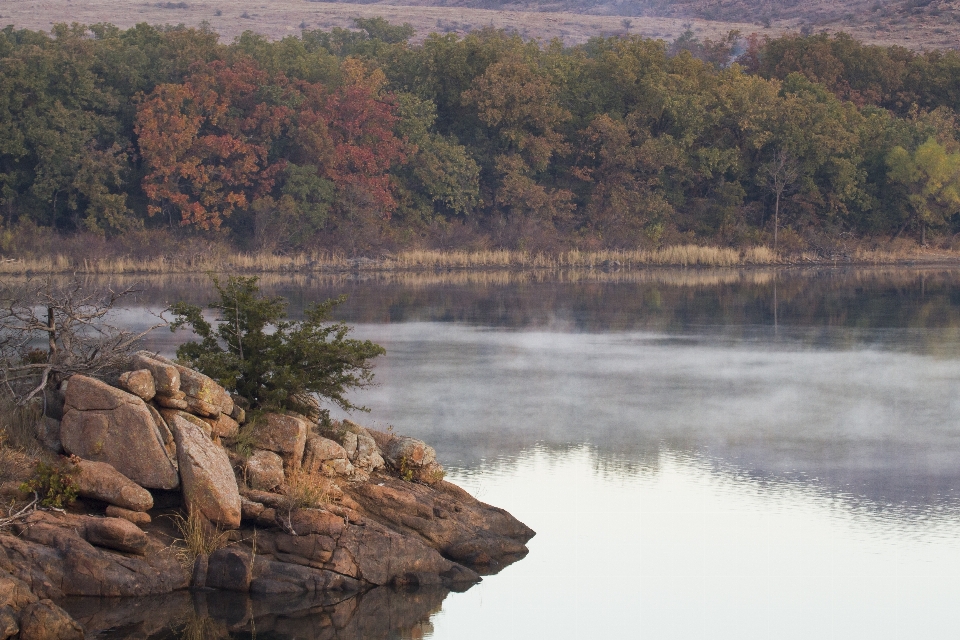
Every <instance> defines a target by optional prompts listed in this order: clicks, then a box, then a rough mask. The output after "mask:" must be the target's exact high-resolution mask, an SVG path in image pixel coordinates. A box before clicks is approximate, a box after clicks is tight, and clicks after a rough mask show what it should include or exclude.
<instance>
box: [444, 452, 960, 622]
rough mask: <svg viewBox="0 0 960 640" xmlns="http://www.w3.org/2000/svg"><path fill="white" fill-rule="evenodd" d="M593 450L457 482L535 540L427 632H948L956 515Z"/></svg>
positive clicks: (688, 462)
mask: <svg viewBox="0 0 960 640" xmlns="http://www.w3.org/2000/svg"><path fill="white" fill-rule="evenodd" d="M597 457H598V454H597V452H596V451H595V450H592V449H591V448H589V447H580V448H571V449H568V450H566V451H565V452H556V451H549V450H547V449H544V448H540V447H534V448H532V449H530V450H528V451H526V452H524V453H523V454H522V455H520V456H518V457H517V458H516V459H515V460H513V461H511V462H510V463H509V464H508V465H507V466H506V467H504V466H502V465H501V464H500V463H496V462H494V463H491V464H488V465H484V466H483V467H482V468H481V469H479V470H473V471H472V472H470V473H460V474H455V476H454V480H455V481H456V482H458V483H460V484H462V485H463V486H466V487H468V488H469V489H470V490H471V491H474V492H478V493H480V494H481V495H482V496H483V498H484V499H485V500H489V501H491V502H496V503H497V504H503V505H504V506H505V507H506V508H508V509H511V510H514V511H517V512H521V513H524V514H525V516H526V517H527V518H528V521H529V523H530V524H531V526H534V527H537V528H538V532H541V533H539V534H538V536H537V537H536V538H534V539H533V540H532V541H531V544H530V555H529V556H528V557H527V558H526V559H525V560H524V561H523V562H521V563H517V564H516V565H514V566H512V567H510V568H508V569H507V570H505V571H504V572H503V573H502V574H500V575H498V576H495V577H493V578H490V579H488V580H485V581H484V583H481V585H479V586H478V587H477V588H475V589H472V590H470V591H468V592H466V593H464V594H457V595H455V596H451V597H449V598H448V600H447V601H446V602H445V603H444V607H443V609H442V611H441V612H440V613H439V614H437V615H436V616H435V617H434V619H433V624H434V627H435V629H436V632H435V637H436V638H468V639H469V638H489V637H510V638H523V637H556V638H584V637H637V638H658V639H659V638H692V637H711V638H770V637H777V638H811V637H817V638H837V639H840V638H851V637H871V638H899V637H906V636H909V637H941V636H943V635H948V634H950V633H951V632H955V631H956V630H957V629H958V625H957V622H956V619H955V616H954V613H953V612H954V611H955V606H954V603H955V602H956V598H957V597H958V596H960V587H958V585H957V581H956V575H957V572H958V571H960V552H958V550H957V545H956V541H957V539H958V536H960V524H958V517H957V516H958V514H957V512H956V508H955V507H954V508H952V509H950V510H946V509H943V505H939V506H934V505H930V508H929V509H927V510H926V515H928V516H930V517H931V521H927V522H925V521H924V520H923V519H922V515H921V514H914V516H908V517H904V516H905V514H904V513H902V512H896V511H889V512H877V511H875V510H873V508H872V507H871V506H868V505H869V501H867V502H864V501H863V500H861V499H859V498H857V497H856V496H853V495H842V494H837V493H835V492H831V491H825V490H823V489H822V488H818V487H817V486H816V484H810V483H807V482H803V481H798V482H793V481H786V480H781V481H778V480H771V479H757V478H755V477H753V475H752V474H750V473H745V472H744V471H743V470H738V469H735V468H733V467H727V468H726V469H725V470H724V471H723V472H720V473H718V472H717V468H716V466H715V465H714V463H713V461H710V460H705V459H702V458H699V457H697V456H692V455H689V454H687V453H684V452H672V451H665V452H663V453H662V455H661V456H660V460H659V466H658V468H657V470H656V471H655V472H641V473H640V474H639V475H635V476H630V477H623V476H619V477H617V476H614V477H611V476H607V475H605V474H602V473H597V471H596V461H597ZM865 506H866V508H864V507H865ZM945 511H948V512H945ZM544 531H546V532H562V535H547V536H544V535H543V534H542V532H544ZM493 621H496V622H493ZM502 628H506V629H508V630H509V631H508V633H507V634H505V635H504V634H497V629H502Z"/></svg>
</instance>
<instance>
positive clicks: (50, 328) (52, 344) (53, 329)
mask: <svg viewBox="0 0 960 640" xmlns="http://www.w3.org/2000/svg"><path fill="white" fill-rule="evenodd" d="M47 340H48V342H47V344H48V345H49V350H48V352H49V354H50V355H49V358H50V360H53V356H54V354H55V353H56V352H57V321H56V320H55V319H54V317H53V307H47Z"/></svg>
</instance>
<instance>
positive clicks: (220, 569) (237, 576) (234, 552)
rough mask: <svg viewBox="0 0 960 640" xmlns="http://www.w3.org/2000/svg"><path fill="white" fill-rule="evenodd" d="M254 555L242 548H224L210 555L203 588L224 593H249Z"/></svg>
mask: <svg viewBox="0 0 960 640" xmlns="http://www.w3.org/2000/svg"><path fill="white" fill-rule="evenodd" d="M253 561H254V555H253V553H251V552H250V551H248V550H247V549H245V548H242V547H226V548H224V549H218V550H216V551H214V552H213V553H211V554H210V558H209V559H208V560H207V575H206V579H205V581H204V586H206V587H208V588H211V589H223V590H225V591H249V590H250V582H251V581H252V580H253Z"/></svg>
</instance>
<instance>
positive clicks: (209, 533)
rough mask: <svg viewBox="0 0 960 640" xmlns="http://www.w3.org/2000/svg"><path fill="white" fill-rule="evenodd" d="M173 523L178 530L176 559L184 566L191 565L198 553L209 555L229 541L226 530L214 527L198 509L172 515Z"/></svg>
mask: <svg viewBox="0 0 960 640" xmlns="http://www.w3.org/2000/svg"><path fill="white" fill-rule="evenodd" d="M173 523H174V525H176V527H177V530H178V531H179V532H180V535H181V536H182V537H181V538H178V539H177V540H176V552H177V559H178V560H180V562H181V564H183V566H185V567H192V566H193V563H194V561H195V560H196V559H197V556H199V555H204V554H206V555H209V554H211V553H213V552H214V551H216V550H217V549H222V548H224V547H225V546H227V545H228V544H229V543H230V537H229V534H228V532H226V531H221V530H220V528H219V527H216V528H214V527H213V525H211V524H210V523H209V522H208V521H207V520H206V519H205V518H204V517H203V516H202V515H200V512H199V510H198V509H187V516H186V517H184V516H183V515H181V514H179V513H178V514H176V515H174V516H173Z"/></svg>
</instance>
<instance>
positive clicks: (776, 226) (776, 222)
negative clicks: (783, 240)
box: [773, 193, 780, 253]
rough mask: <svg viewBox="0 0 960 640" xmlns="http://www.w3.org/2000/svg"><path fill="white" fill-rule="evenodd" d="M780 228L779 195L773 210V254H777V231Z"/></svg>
mask: <svg viewBox="0 0 960 640" xmlns="http://www.w3.org/2000/svg"><path fill="white" fill-rule="evenodd" d="M779 228H780V194H779V193H777V204H776V205H774V208H773V252H774V253H776V252H777V229H779Z"/></svg>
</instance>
